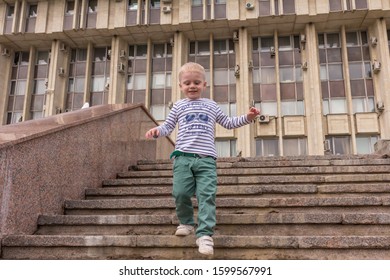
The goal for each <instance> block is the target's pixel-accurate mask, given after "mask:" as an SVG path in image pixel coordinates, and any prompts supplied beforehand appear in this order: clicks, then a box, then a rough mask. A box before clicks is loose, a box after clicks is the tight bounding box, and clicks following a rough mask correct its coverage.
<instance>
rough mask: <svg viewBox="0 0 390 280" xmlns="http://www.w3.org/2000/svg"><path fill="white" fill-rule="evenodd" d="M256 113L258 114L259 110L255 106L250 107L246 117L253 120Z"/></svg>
mask: <svg viewBox="0 0 390 280" xmlns="http://www.w3.org/2000/svg"><path fill="white" fill-rule="evenodd" d="M258 115H260V110H259V109H257V108H255V107H251V108H250V109H249V112H248V114H247V115H246V117H247V118H248V120H249V121H253V120H254V119H255V118H256V117H257V116H258Z"/></svg>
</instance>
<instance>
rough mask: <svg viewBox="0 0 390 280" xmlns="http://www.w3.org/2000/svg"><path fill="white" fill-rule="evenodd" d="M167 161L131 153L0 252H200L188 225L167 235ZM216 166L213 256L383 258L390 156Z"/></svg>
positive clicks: (157, 255) (389, 237) (170, 207)
mask: <svg viewBox="0 0 390 280" xmlns="http://www.w3.org/2000/svg"><path fill="white" fill-rule="evenodd" d="M172 162H173V161H172V160H153V161H151V160H143V161H138V163H137V165H136V166H131V167H130V168H129V170H128V171H124V172H120V173H118V174H117V178H116V179H106V180H103V181H102V188H88V189H86V191H85V195H86V199H83V200H67V201H65V204H64V215H41V216H39V218H38V224H37V225H38V230H37V231H36V234H34V235H9V236H3V238H2V243H1V250H2V256H3V257H5V258H9V259H18V258H22V259H23V258H25V259H29V258H33V259H51V258H52V259H68V258H69V259H75V258H77V259H79V258H80V259H143V258H149V259H172V258H178V259H196V258H199V256H200V255H199V253H198V252H197V248H196V244H195V235H192V236H187V237H177V236H174V235H171V233H172V234H173V233H174V231H175V228H176V226H177V225H178V219H177V217H176V214H175V204H174V200H173V198H172V195H171V193H172ZM217 168H218V169H217V172H218V191H217V199H216V204H217V226H216V229H215V235H214V236H213V238H214V241H215V248H217V250H216V253H215V258H216V259H267V258H268V259H289V258H293V259H328V258H334V259H390V251H389V250H388V249H389V248H390V233H389V234H388V232H390V231H388V228H389V227H390V207H389V206H390V158H381V157H379V156H378V155H349V156H345V155H342V156H333V155H330V156H298V157H264V158H263V157H255V158H239V157H238V158H219V159H218V160H217ZM193 205H194V207H195V208H196V209H195V212H197V202H196V198H193ZM195 219H196V217H195ZM53 248H56V249H55V250H53ZM235 249H237V250H235Z"/></svg>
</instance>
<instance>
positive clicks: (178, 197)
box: [172, 156, 195, 226]
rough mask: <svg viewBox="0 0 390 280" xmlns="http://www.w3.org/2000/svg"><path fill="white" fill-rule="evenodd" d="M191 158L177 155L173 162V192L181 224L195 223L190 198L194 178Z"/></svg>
mask: <svg viewBox="0 0 390 280" xmlns="http://www.w3.org/2000/svg"><path fill="white" fill-rule="evenodd" d="M192 160H193V158H188V157H183V156H180V157H177V158H175V161H174V164H173V192H172V195H173V197H174V198H175V204H176V215H177V218H178V219H179V221H180V224H183V225H192V226H194V225H195V222H194V208H193V206H192V201H191V198H192V197H193V196H194V193H195V179H194V176H193V173H192V170H191V166H192Z"/></svg>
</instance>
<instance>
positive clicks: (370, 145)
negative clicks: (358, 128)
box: [356, 136, 378, 154]
mask: <svg viewBox="0 0 390 280" xmlns="http://www.w3.org/2000/svg"><path fill="white" fill-rule="evenodd" d="M377 141H378V136H357V137H356V148H357V153H358V154H372V153H374V152H375V149H374V145H375V143H376V142H377Z"/></svg>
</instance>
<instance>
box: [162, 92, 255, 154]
mask: <svg viewBox="0 0 390 280" xmlns="http://www.w3.org/2000/svg"><path fill="white" fill-rule="evenodd" d="M216 123H218V124H220V125H221V126H223V127H224V128H227V129H233V128H238V127H241V126H243V125H246V124H249V123H250V121H249V120H248V119H247V117H246V115H242V116H239V117H228V116H227V115H226V114H224V113H223V112H222V110H221V108H220V107H219V106H218V104H217V103H216V102H215V101H213V100H210V99H207V98H200V99H196V100H191V99H182V100H179V101H177V102H176V103H175V104H174V105H173V107H172V109H171V111H170V113H169V115H168V118H167V119H166V121H165V122H164V123H163V124H162V125H160V126H159V127H158V129H159V131H160V136H168V135H169V134H171V133H172V131H173V130H174V129H175V127H176V124H178V125H179V130H178V135H177V139H176V147H175V149H176V150H178V151H181V152H186V153H196V154H200V155H205V156H212V157H215V158H216V157H217V152H216V149H215V124H216Z"/></svg>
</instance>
